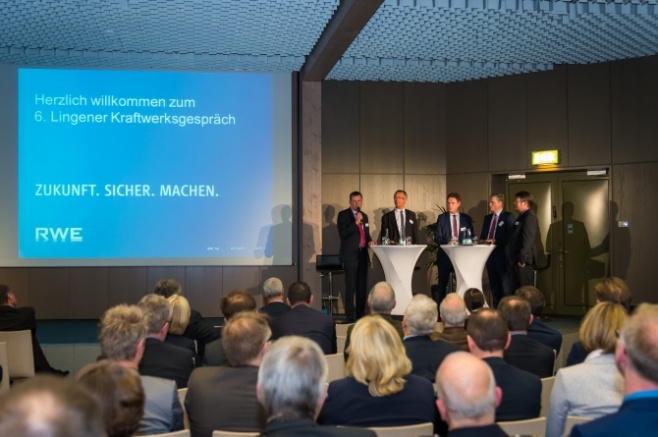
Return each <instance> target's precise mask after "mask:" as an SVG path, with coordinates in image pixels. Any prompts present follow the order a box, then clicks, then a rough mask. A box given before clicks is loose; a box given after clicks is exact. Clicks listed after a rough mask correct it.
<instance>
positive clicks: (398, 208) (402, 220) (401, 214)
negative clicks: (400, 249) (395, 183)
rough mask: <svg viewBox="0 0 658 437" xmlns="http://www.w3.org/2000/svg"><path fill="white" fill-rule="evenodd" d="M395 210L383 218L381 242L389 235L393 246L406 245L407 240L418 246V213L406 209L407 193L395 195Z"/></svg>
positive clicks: (402, 192)
mask: <svg viewBox="0 0 658 437" xmlns="http://www.w3.org/2000/svg"><path fill="white" fill-rule="evenodd" d="M393 201H394V202H395V209H394V210H393V211H389V212H387V213H386V214H384V215H383V216H382V228H381V234H380V238H379V239H380V241H382V239H383V238H384V237H386V236H387V235H388V238H389V240H390V243H391V244H404V243H405V239H409V238H410V239H411V244H418V243H419V239H418V222H417V221H416V213H415V212H413V211H410V210H408V209H406V208H405V206H406V205H407V192H406V191H404V190H397V191H396V192H395V194H393Z"/></svg>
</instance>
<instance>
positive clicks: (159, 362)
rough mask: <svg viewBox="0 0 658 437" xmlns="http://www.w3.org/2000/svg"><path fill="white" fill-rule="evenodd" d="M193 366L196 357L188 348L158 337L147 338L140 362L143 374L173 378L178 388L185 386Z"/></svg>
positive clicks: (140, 369)
mask: <svg viewBox="0 0 658 437" xmlns="http://www.w3.org/2000/svg"><path fill="white" fill-rule="evenodd" d="M193 368H194V357H193V355H192V352H191V351H189V350H188V349H184V348H182V347H178V346H174V345H172V344H167V343H164V342H162V341H160V340H158V339H157V338H151V337H147V338H146V344H145V347H144V356H143V357H142V361H141V362H140V363H139V373H140V374H141V375H148V376H157V377H158V378H164V379H172V380H174V381H176V385H177V386H178V388H185V387H187V380H188V379H189V377H190V374H191V373H192V369H193Z"/></svg>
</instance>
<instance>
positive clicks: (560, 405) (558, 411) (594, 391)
mask: <svg viewBox="0 0 658 437" xmlns="http://www.w3.org/2000/svg"><path fill="white" fill-rule="evenodd" d="M627 319H628V316H627V314H626V310H625V309H624V307H622V306H621V305H619V304H616V303H611V302H601V303H598V304H596V305H595V306H594V307H593V308H592V309H590V310H589V311H588V313H587V314H586V315H585V318H584V319H583V323H582V324H581V326H580V331H579V336H580V340H581V341H582V343H583V346H584V348H585V351H586V352H587V353H588V355H587V358H585V361H584V362H583V363H581V364H576V365H575V366H569V367H565V368H563V369H560V370H559V371H558V372H557V376H556V377H555V384H554V386H553V391H552V392H551V404H550V408H549V411H548V418H547V425H546V436H547V437H559V436H561V435H562V433H563V431H564V423H565V421H566V418H567V416H581V417H590V418H592V419H596V418H598V417H601V416H604V415H606V414H610V413H614V412H615V411H617V409H618V408H619V405H621V401H622V398H623V396H624V380H623V377H622V376H621V375H620V373H619V372H618V371H617V366H616V364H615V348H616V346H617V335H618V333H619V331H620V330H621V328H622V327H623V326H624V324H625V323H626V320H627Z"/></svg>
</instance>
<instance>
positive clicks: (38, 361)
mask: <svg viewBox="0 0 658 437" xmlns="http://www.w3.org/2000/svg"><path fill="white" fill-rule="evenodd" d="M28 329H29V330H30V331H31V332H32V354H33V355H34V371H35V372H37V373H42V372H43V373H53V374H55V375H59V376H66V375H68V374H69V371H68V370H57V369H53V368H52V366H51V365H50V364H49V363H48V359H47V358H46V356H45V355H44V353H43V350H42V349H41V345H40V344H39V340H37V337H36V332H37V320H36V314H35V312H34V308H32V307H21V308H19V307H18V300H17V299H16V296H15V295H14V293H12V292H11V290H10V289H9V286H7V285H4V284H0V331H24V330H28Z"/></svg>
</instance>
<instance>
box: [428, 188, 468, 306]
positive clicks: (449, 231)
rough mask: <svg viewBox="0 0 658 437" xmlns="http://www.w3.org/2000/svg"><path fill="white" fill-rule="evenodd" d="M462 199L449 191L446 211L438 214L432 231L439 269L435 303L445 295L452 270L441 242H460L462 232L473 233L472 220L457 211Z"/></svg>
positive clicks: (439, 302) (462, 235)
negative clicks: (437, 247)
mask: <svg viewBox="0 0 658 437" xmlns="http://www.w3.org/2000/svg"><path fill="white" fill-rule="evenodd" d="M461 204H462V200H461V196H460V195H459V193H450V194H448V196H447V198H446V205H447V207H448V211H447V212H444V213H443V214H441V215H439V217H438V218H437V220H436V230H435V231H434V241H435V242H436V244H438V245H439V250H438V252H437V254H436V265H437V267H438V270H439V289H438V292H437V293H436V294H435V295H434V300H435V301H436V303H437V305H440V304H441V301H442V300H443V298H444V297H445V296H446V287H447V286H448V277H449V276H450V272H452V271H453V267H452V262H451V261H450V257H448V254H447V253H445V251H444V250H443V249H441V245H442V244H450V243H457V242H461V241H462V240H463V238H464V232H466V231H470V232H471V235H474V234H473V220H472V219H471V217H470V216H469V215H467V214H463V213H460V212H459V208H460V207H461Z"/></svg>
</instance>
